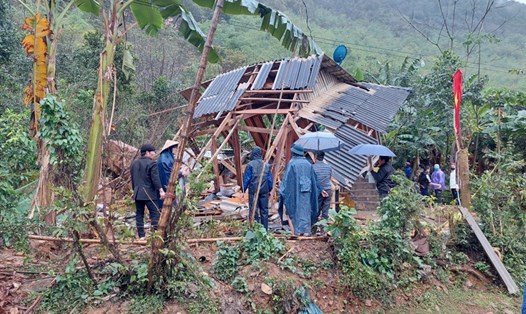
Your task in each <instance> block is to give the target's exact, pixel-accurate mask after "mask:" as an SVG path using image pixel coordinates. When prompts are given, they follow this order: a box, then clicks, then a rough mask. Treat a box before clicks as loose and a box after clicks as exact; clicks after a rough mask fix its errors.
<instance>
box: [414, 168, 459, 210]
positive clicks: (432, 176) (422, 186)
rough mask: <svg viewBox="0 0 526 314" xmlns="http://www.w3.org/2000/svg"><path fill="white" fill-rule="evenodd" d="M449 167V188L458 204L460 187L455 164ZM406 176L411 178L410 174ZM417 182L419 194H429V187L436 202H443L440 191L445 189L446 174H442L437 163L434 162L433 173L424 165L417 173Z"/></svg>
mask: <svg viewBox="0 0 526 314" xmlns="http://www.w3.org/2000/svg"><path fill="white" fill-rule="evenodd" d="M409 166H410V164H409ZM406 167H407V166H406ZM450 168H451V172H450V173H449V188H450V190H451V194H452V195H453V198H454V199H455V201H456V204H457V205H458V204H459V203H460V202H459V196H460V194H459V193H460V189H459V185H458V182H457V172H456V166H455V164H452V165H451V166H450ZM406 176H407V172H406ZM408 178H411V176H410V175H409V176H408ZM417 183H418V187H419V190H420V194H422V195H424V196H429V195H430V193H429V189H431V190H432V191H433V192H434V194H435V197H436V199H437V202H438V203H440V204H441V203H443V199H442V193H443V191H445V190H446V175H445V174H444V172H443V171H442V169H440V165H439V164H435V165H434V166H433V173H431V169H430V167H429V166H425V167H424V168H423V169H422V170H421V171H420V174H419V175H418V179H417Z"/></svg>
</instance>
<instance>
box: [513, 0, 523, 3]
mask: <svg viewBox="0 0 526 314" xmlns="http://www.w3.org/2000/svg"><path fill="white" fill-rule="evenodd" d="M515 1H517V2H520V3H526V0H515Z"/></svg>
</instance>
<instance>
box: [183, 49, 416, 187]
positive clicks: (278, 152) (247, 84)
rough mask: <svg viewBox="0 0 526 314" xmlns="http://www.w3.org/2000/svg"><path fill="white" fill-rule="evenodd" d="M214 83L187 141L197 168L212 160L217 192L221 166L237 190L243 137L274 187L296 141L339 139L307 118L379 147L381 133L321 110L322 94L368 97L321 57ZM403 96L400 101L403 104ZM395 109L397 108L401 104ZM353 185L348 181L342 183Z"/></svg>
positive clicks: (247, 70)
mask: <svg viewBox="0 0 526 314" xmlns="http://www.w3.org/2000/svg"><path fill="white" fill-rule="evenodd" d="M214 80H217V82H214ZM214 80H210V81H207V82H204V83H203V84H202V90H201V92H202V94H201V95H200V100H199V103H198V108H197V111H198V110H199V109H201V111H200V113H199V112H196V114H194V122H193V125H192V129H191V132H190V134H189V136H190V138H192V139H193V142H192V143H191V145H190V146H191V148H192V149H193V150H194V152H195V154H196V156H197V157H196V159H197V161H198V162H199V161H201V160H202V159H203V157H204V156H205V153H207V152H209V154H211V155H212V157H211V158H210V159H209V160H210V162H211V163H212V166H213V171H214V173H215V178H216V179H215V189H216V191H218V190H219V187H220V186H221V185H222V184H224V183H225V182H223V178H222V176H221V171H220V169H221V166H220V165H222V167H224V168H226V169H228V170H229V172H231V173H232V178H233V179H235V180H236V182H237V184H238V185H239V186H242V180H243V177H242V175H243V170H242V169H243V167H242V164H243V160H242V158H243V156H242V151H243V149H242V140H241V139H242V138H245V139H246V138H247V135H249V136H250V138H251V139H252V140H253V142H254V144H255V145H257V146H259V147H260V148H262V150H263V153H264V161H265V162H267V163H270V165H271V172H272V177H273V179H274V182H275V183H277V182H278V178H280V177H281V176H280V173H281V172H282V171H283V170H284V168H285V165H286V163H287V161H288V160H289V159H290V157H291V154H290V147H291V146H292V144H293V143H294V141H296V140H297V139H298V138H299V137H300V136H301V135H303V134H305V133H308V132H312V131H318V130H319V129H320V127H322V128H324V129H326V130H328V131H331V132H333V133H335V134H336V135H337V136H338V132H337V131H338V129H339V128H340V127H338V125H336V124H334V125H333V123H332V122H331V123H320V121H319V119H315V118H310V116H311V115H315V116H320V115H321V116H325V118H326V119H328V121H334V122H335V123H336V122H338V123H340V124H339V125H346V126H347V127H349V128H352V129H353V130H355V131H357V132H359V133H360V134H361V135H360V136H365V137H367V138H368V139H369V142H374V143H379V142H380V133H381V131H382V130H378V128H375V127H374V126H371V125H367V124H366V123H364V122H363V121H359V119H357V118H355V117H353V116H352V114H353V113H351V115H349V114H348V115H347V116H345V115H344V116H343V118H341V117H340V116H341V114H342V113H341V112H338V114H340V116H338V117H336V118H335V117H334V112H331V111H330V110H331V109H330V108H329V109H326V108H325V107H323V106H324V104H325V103H326V102H327V103H329V102H331V99H329V98H327V97H328V96H327V93H330V92H333V93H334V91H339V90H341V91H343V92H344V91H346V90H348V89H349V88H350V87H352V88H354V89H356V90H360V91H361V93H364V92H369V88H367V87H365V86H363V85H361V84H359V83H358V82H357V81H356V80H355V79H354V78H353V77H352V76H351V75H349V74H348V73H347V72H345V70H343V69H342V68H341V67H340V66H339V65H337V64H336V63H335V62H334V61H333V60H332V59H330V58H328V57H327V56H325V55H321V56H311V57H309V58H307V59H302V58H294V59H287V60H279V61H272V62H266V63H260V64H255V65H251V66H246V67H244V68H240V69H238V70H234V71H231V72H228V73H225V74H222V75H220V76H218V77H216V78H215V79H214ZM214 83H216V84H215V85H214ZM180 93H181V95H183V96H184V97H186V98H188V96H189V90H188V89H187V90H183V91H181V92H180ZM408 93H409V92H407V93H406V95H405V97H403V99H404V100H405V98H406V97H407V94H408ZM372 94H374V93H371V95H372ZM366 96H368V95H366ZM325 98H327V99H325ZM314 103H322V105H321V107H320V108H317V107H312V106H311V104H314ZM397 105H398V107H399V106H400V105H401V102H399V104H397ZM199 106H201V108H199ZM309 106H311V107H309ZM398 107H396V110H398ZM396 110H395V112H396ZM333 111H334V110H333ZM336 111H338V110H336ZM336 111H335V112H336ZM342 111H344V110H342ZM391 118H392V117H391ZM338 119H339V120H340V121H337V120H338ZM198 137H205V144H204V145H203V146H201V147H199V146H198V145H197V144H196V141H195V139H197V138H198ZM220 139H221V140H220ZM343 140H345V138H343ZM352 146H354V145H353V144H352V143H350V144H349V145H348V146H347V147H348V148H350V147H352ZM226 147H228V148H230V149H231V151H232V152H233V157H232V160H233V161H231V162H229V161H227V160H224V159H220V158H218V156H219V152H220V151H222V150H223V149H224V148H226ZM360 160H361V159H360ZM363 161H365V160H363ZM360 162H362V161H360ZM358 166H359V167H362V166H364V165H358ZM352 180H353V178H351V179H350V180H348V181H346V182H350V181H352ZM351 184H352V182H351ZM275 190H277V189H274V191H275Z"/></svg>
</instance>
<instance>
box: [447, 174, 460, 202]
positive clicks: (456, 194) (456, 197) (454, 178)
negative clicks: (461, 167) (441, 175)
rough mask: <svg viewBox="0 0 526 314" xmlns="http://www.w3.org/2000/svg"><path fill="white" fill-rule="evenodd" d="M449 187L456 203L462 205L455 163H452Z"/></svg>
mask: <svg viewBox="0 0 526 314" xmlns="http://www.w3.org/2000/svg"><path fill="white" fill-rule="evenodd" d="M449 188H450V189H451V194H452V195H453V199H454V200H455V204H457V205H460V202H459V187H458V183H457V170H456V166H455V164H452V165H451V172H450V173H449Z"/></svg>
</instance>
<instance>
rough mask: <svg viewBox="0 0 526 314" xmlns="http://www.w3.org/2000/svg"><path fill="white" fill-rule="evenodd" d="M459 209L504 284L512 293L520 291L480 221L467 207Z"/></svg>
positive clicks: (459, 207)
mask: <svg viewBox="0 0 526 314" xmlns="http://www.w3.org/2000/svg"><path fill="white" fill-rule="evenodd" d="M458 209H459V210H460V212H461V213H462V215H463V216H464V219H466V221H467V222H468V224H469V226H470V227H471V230H473V232H475V235H476V236H477V239H478V240H479V242H480V244H482V247H483V248H484V251H486V254H487V255H488V257H489V259H490V260H491V263H492V264H493V266H494V267H495V269H496V270H497V272H498V273H499V276H500V278H501V279H502V281H504V284H506V288H508V292H509V293H510V294H516V293H519V288H518V287H517V284H515V281H513V278H512V277H511V275H510V273H509V272H508V270H507V269H506V267H505V266H504V264H502V262H501V260H500V259H499V257H498V256H497V254H495V251H494V250H493V247H492V246H491V244H490V243H489V241H488V239H487V238H486V236H485V235H484V233H482V230H480V227H479V225H478V223H477V222H476V221H475V218H473V216H472V215H471V213H470V212H469V211H468V210H467V209H466V208H464V207H462V206H458Z"/></svg>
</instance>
